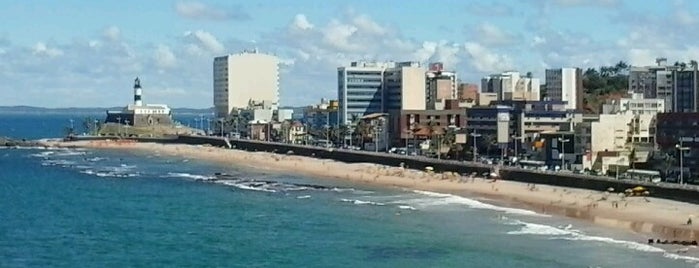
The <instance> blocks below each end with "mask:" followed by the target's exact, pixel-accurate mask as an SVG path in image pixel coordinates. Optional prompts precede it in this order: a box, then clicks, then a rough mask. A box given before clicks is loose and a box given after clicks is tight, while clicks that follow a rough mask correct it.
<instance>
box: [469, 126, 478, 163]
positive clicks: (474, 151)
mask: <svg viewBox="0 0 699 268" xmlns="http://www.w3.org/2000/svg"><path fill="white" fill-rule="evenodd" d="M470 136H471V137H472V138H473V162H478V146H477V145H476V139H477V138H478V137H480V136H481V134H478V133H476V130H475V129H474V130H473V133H471V134H470Z"/></svg>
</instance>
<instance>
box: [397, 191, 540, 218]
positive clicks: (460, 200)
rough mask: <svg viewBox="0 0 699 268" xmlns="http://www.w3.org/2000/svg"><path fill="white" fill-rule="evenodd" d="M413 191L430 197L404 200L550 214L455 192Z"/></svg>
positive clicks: (422, 204)
mask: <svg viewBox="0 0 699 268" xmlns="http://www.w3.org/2000/svg"><path fill="white" fill-rule="evenodd" d="M413 192H415V193H418V194H421V195H425V196H428V197H430V198H428V199H413V200H405V201H403V202H407V203H416V205H421V206H434V205H452V204H460V205H466V206H467V207H470V208H475V209H486V210H494V211H500V212H504V213H508V214H518V215H527V216H548V215H544V214H539V213H536V212H534V211H531V210H526V209H518V208H508V207H500V206H496V205H491V204H486V203H483V202H480V201H478V200H474V199H470V198H466V197H462V196H458V195H453V194H442V193H435V192H428V191H420V190H414V191H413Z"/></svg>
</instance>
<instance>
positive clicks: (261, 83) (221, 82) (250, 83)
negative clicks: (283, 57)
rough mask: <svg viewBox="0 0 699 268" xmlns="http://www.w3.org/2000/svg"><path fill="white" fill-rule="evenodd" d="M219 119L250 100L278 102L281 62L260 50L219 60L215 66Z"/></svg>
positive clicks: (216, 103)
mask: <svg viewBox="0 0 699 268" xmlns="http://www.w3.org/2000/svg"><path fill="white" fill-rule="evenodd" d="M213 78H214V108H215V113H216V117H218V118H223V117H226V116H228V115H229V114H230V113H231V111H232V110H233V109H236V108H238V109H240V108H246V107H247V106H248V104H249V102H250V101H269V102H272V103H274V104H278V103H279V59H278V58H277V57H275V56H273V55H268V54H262V53H258V52H257V50H254V51H251V52H243V53H238V54H230V55H226V56H221V57H216V58H215V59H214V64H213Z"/></svg>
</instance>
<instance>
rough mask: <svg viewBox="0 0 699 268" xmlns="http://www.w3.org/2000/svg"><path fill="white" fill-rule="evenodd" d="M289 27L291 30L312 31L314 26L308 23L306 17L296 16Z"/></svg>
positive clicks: (302, 15)
mask: <svg viewBox="0 0 699 268" xmlns="http://www.w3.org/2000/svg"><path fill="white" fill-rule="evenodd" d="M291 27H292V29H297V30H302V31H304V30H311V29H313V27H314V25H313V24H312V23H310V22H309V21H308V18H306V15H304V14H296V16H294V21H293V22H292V23H291Z"/></svg>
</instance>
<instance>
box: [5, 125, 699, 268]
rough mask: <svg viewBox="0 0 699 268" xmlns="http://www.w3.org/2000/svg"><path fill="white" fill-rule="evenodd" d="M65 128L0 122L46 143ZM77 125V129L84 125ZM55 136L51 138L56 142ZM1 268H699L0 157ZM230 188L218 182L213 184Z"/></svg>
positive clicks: (472, 227) (152, 173)
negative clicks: (78, 126)
mask: <svg viewBox="0 0 699 268" xmlns="http://www.w3.org/2000/svg"><path fill="white" fill-rule="evenodd" d="M70 118H71V116H70V115H47V116H42V115H22V116H18V115H0V136H14V137H27V138H48V137H56V136H59V135H60V134H61V128H62V127H65V126H66V122H68V121H69V119H70ZM76 120H77V119H76ZM54 128H56V129H54ZM0 170H1V171H2V172H1V174H2V176H0V267H105V266H109V267H113V266H142V267H163V266H167V267H214V266H215V267H697V264H698V263H699V262H698V261H699V259H695V258H692V257H686V256H682V255H681V254H676V253H674V249H676V248H660V247H657V246H655V245H647V244H645V240H646V239H647V237H645V236H641V235H637V234H633V233H630V232H625V231H623V230H616V229H613V230H612V229H606V228H601V227H599V226H595V225H592V224H589V223H587V222H584V221H580V220H575V219H570V218H563V217H557V216H550V215H544V214H539V213H536V212H534V211H529V210H523V209H515V208H508V207H504V206H498V205H494V204H495V202H490V201H489V200H485V199H482V198H478V197H468V198H466V197H458V196H454V195H447V194H438V193H431V192H424V191H412V190H407V189H396V188H380V187H372V186H367V185H353V184H349V183H347V182H342V181H338V180H329V179H324V178H310V177H301V176H296V175H291V174H276V173H267V172H265V171H264V170H255V169H250V168H243V167H236V166H221V165H217V164H212V163H205V162H201V161H197V160H195V159H186V158H172V157H164V156H161V155H159V154H158V152H150V153H129V152H115V151H102V150H79V149H70V150H68V149H60V150H46V149H0ZM217 172H219V173H227V174H230V179H228V180H218V181H213V180H211V178H213V175H214V174H215V173H217Z"/></svg>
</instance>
